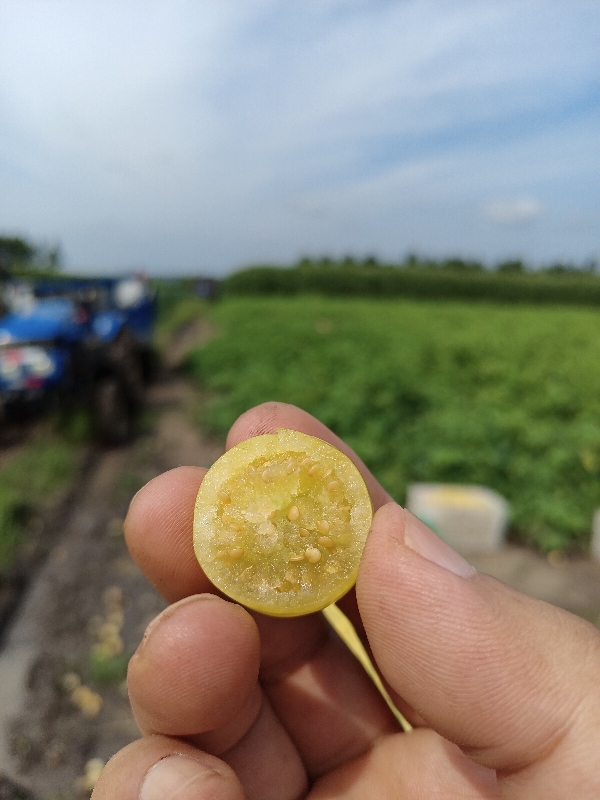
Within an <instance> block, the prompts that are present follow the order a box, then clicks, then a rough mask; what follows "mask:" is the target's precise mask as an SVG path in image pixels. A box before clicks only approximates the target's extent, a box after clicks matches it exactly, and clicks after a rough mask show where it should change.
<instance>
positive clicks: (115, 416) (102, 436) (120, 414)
mask: <svg viewBox="0 0 600 800" xmlns="http://www.w3.org/2000/svg"><path fill="white" fill-rule="evenodd" d="M93 415H94V427H95V429H96V435H97V437H98V439H99V440H100V441H101V442H102V443H103V444H108V445H120V444H125V443H127V442H128V441H129V440H130V439H131V437H132V435H133V428H134V414H133V409H132V408H131V404H130V402H129V399H128V396H127V390H126V387H125V386H124V385H123V382H122V381H121V380H120V379H119V378H118V376H116V375H107V376H105V377H103V378H99V379H98V381H97V382H96V385H95V386H94V394H93Z"/></svg>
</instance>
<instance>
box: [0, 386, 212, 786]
mask: <svg viewBox="0 0 600 800" xmlns="http://www.w3.org/2000/svg"><path fill="white" fill-rule="evenodd" d="M195 402H196V396H195V393H194V391H193V390H192V389H191V387H190V386H189V385H188V384H187V383H186V382H185V381H184V380H182V379H180V378H177V377H176V376H174V375H172V374H171V375H169V376H166V377H163V379H162V380H161V381H160V382H159V383H158V384H157V385H155V386H154V387H152V389H151V391H150V393H149V402H148V410H147V412H146V420H145V426H146V428H147V430H146V432H144V433H142V434H141V435H140V436H139V437H138V439H137V440H136V441H135V443H134V444H132V445H131V446H129V447H126V448H122V449H116V450H112V451H104V452H102V453H99V454H97V457H96V459H95V462H94V464H93V465H92V467H91V468H90V470H89V475H88V476H87V478H86V480H85V481H84V482H83V485H82V486H81V487H80V488H79V491H78V492H77V493H76V495H75V497H73V498H72V502H71V505H70V508H69V509H68V513H66V514H65V515H64V516H63V519H62V524H63V528H62V530H61V531H60V532H59V536H58V538H57V540H56V543H55V545H54V547H53V548H52V550H51V552H50V554H49V556H48V558H47V560H46V562H45V564H44V565H43V567H42V568H41V569H40V570H39V572H38V574H37V575H36V577H35V580H34V581H33V583H32V585H31V587H30V589H29V590H28V592H27V595H26V597H25V598H24V600H23V603H22V606H21V607H20V609H19V612H18V613H17V615H16V616H15V618H14V621H13V623H12V627H11V629H10V631H9V632H8V634H7V637H6V640H5V645H4V650H3V653H2V656H0V682H2V683H3V684H4V686H5V689H6V694H9V691H8V687H9V686H10V684H11V680H12V678H13V677H14V674H13V673H15V672H18V671H19V670H21V671H22V672H23V678H24V680H25V687H19V686H18V685H17V684H18V683H19V681H18V680H17V679H15V680H14V683H15V685H16V687H17V694H19V695H20V701H21V702H20V707H19V708H18V709H16V708H15V711H16V714H15V715H13V716H12V717H11V718H9V719H5V720H4V722H5V731H4V738H5V746H4V750H5V753H4V758H3V759H2V758H0V768H1V769H0V771H4V772H5V773H8V775H7V776H6V777H5V778H4V779H3V780H4V784H2V783H1V782H0V789H2V787H4V789H5V791H6V792H9V791H13V794H12V795H11V794H6V797H15V798H18V797H19V796H20V795H19V794H18V791H21V792H22V794H23V797H25V796H27V795H26V794H25V790H27V791H29V792H31V793H32V796H33V797H35V798H39V800H46V799H47V800H71V799H72V798H77V797H85V796H89V789H86V786H85V783H86V781H85V771H86V764H87V763H88V762H89V761H90V760H92V759H99V760H101V761H102V762H106V761H107V760H108V759H109V758H110V756H111V755H112V754H113V753H115V752H116V751H117V750H118V749H120V748H121V747H123V746H125V745H126V744H128V743H129V742H131V741H133V740H134V739H136V738H138V737H139V731H138V729H137V727H136V725H135V723H134V721H133V717H132V715H131V712H130V710H129V704H128V700H127V691H126V685H125V669H126V663H127V659H128V657H129V656H130V655H131V654H132V653H133V651H134V650H135V648H136V646H137V644H138V642H139V641H140V639H141V637H142V635H143V632H144V629H145V627H146V625H147V624H148V622H149V621H150V620H151V619H152V618H153V617H154V616H155V615H156V614H157V613H158V612H159V611H161V610H162V608H163V607H164V605H165V604H164V601H163V600H162V598H161V597H160V596H159V595H158V594H157V592H156V591H155V590H154V589H153V587H152V586H150V584H149V583H148V582H147V581H146V579H145V578H144V576H143V575H142V574H141V572H140V571H139V570H138V568H137V567H136V565H135V564H134V563H133V561H132V559H131V557H130V556H129V554H128V552H127V548H126V546H125V542H124V538H123V528H122V523H123V519H124V517H125V514H126V512H127V507H128V505H129V501H130V499H131V497H132V496H133V494H135V492H136V491H137V489H139V488H140V487H141V486H143V485H144V484H145V483H146V482H147V481H148V480H150V479H151V478H153V477H154V476H156V475H158V474H160V473H161V472H164V471H165V470H168V469H171V468H173V467H176V466H179V465H181V464H199V465H204V466H209V465H210V464H212V463H213V462H214V461H215V460H216V459H217V458H218V457H219V455H221V453H222V444H221V443H219V442H215V441H211V440H208V439H201V438H200V437H199V435H198V433H197V430H196V428H195V426H194V425H193V424H192V422H191V421H190V417H191V416H192V413H191V412H193V411H194V408H193V407H194V404H195ZM115 612H116V628H117V631H116V633H117V635H118V637H119V638H120V640H121V642H122V647H123V652H122V654H117V655H116V656H114V657H112V658H109V659H98V658H95V651H96V650H97V647H98V645H99V643H100V642H101V641H102V633H103V631H102V625H105V624H106V623H107V621H109V617H110V614H111V613H112V614H113V620H114V619H115V617H114V614H115ZM119 612H120V613H121V615H122V621H121V620H120V619H119ZM109 624H113V626H114V625H115V622H114V621H113V622H112V623H110V622H109ZM114 633H115V631H114V630H113V634H114ZM117 649H118V647H117ZM21 656H22V657H21ZM3 661H4V662H5V670H4V671H3V669H2V662H3ZM13 667H14V669H13ZM7 670H8V672H7ZM11 670H12V673H11ZM18 677H19V676H18V675H17V678H18ZM77 682H79V684H80V687H79V688H81V687H84V692H81V691H80V692H79V696H77V695H76V697H77V698H78V700H79V705H78V703H77V702H76V701H74V697H73V694H74V689H75V688H77V687H76V686H74V683H77ZM23 688H24V691H19V689H23ZM88 690H89V691H88ZM86 692H87V695H86ZM10 694H11V695H13V694H14V693H12V692H11V693H10ZM94 696H96V697H99V698H100V700H95V699H94ZM82 697H83V702H82V699H81V698H82ZM86 697H87V699H88V701H89V702H88V705H87V707H86V705H85V700H86ZM90 697H91V701H90ZM3 699H5V700H6V704H8V705H10V703H11V702H13V700H14V697H13V696H9V697H6V698H4V697H3V695H2V688H0V704H1V703H2V700H3ZM94 703H96V706H94ZM99 704H101V707H97V706H98V705H99ZM2 761H3V763H2ZM92 766H93V765H92ZM9 778H10V780H9ZM11 780H12V781H13V782H14V781H16V782H17V784H18V786H19V787H20V788H19V789H16V788H14V789H13V790H11V789H10V787H11V786H13V787H14V786H16V785H17V784H15V783H11V782H10V781H11ZM4 789H3V791H4ZM4 796H5V795H4V794H0V798H4Z"/></svg>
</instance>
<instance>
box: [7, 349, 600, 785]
mask: <svg viewBox="0 0 600 800" xmlns="http://www.w3.org/2000/svg"><path fill="white" fill-rule="evenodd" d="M176 355H177V354H176ZM173 360H174V361H175V360H176V359H175V358H174V359H173ZM198 402H199V399H198V395H197V393H196V392H195V390H194V389H193V388H192V387H191V386H190V385H189V384H188V383H187V382H186V381H185V380H184V379H182V378H179V377H176V376H175V375H174V374H172V373H171V374H169V375H166V376H164V377H163V379H162V380H161V381H160V382H159V383H158V384H157V385H155V386H154V387H153V388H152V390H151V392H150V397H149V406H148V412H147V415H146V416H147V419H146V422H145V426H146V430H145V432H143V433H142V434H141V435H140V436H139V437H138V439H137V440H136V441H135V443H133V444H132V445H131V446H129V447H126V448H123V449H118V450H112V451H104V452H103V453H100V454H98V456H97V458H96V460H95V461H94V463H93V465H91V467H90V469H89V474H88V475H87V476H86V478H85V480H84V481H82V485H81V486H80V488H79V490H78V491H77V493H76V494H75V496H74V497H73V498H72V500H71V503H70V506H69V508H68V509H67V510H66V512H65V514H64V515H63V516H62V518H61V530H60V531H58V532H57V534H56V535H57V538H56V540H55V544H54V546H53V548H52V550H51V552H50V554H49V556H48V558H47V560H46V562H45V563H44V565H43V567H42V568H41V569H40V570H39V571H38V573H37V576H36V579H35V581H33V583H32V585H31V587H30V589H29V591H28V593H27V595H26V597H25V598H24V600H23V603H22V605H21V607H20V609H19V612H18V614H17V616H16V617H15V619H14V622H13V625H12V628H11V630H10V631H9V633H8V636H7V639H6V642H5V646H4V650H3V652H2V653H0V708H2V706H3V704H4V716H3V717H1V715H0V724H2V725H3V726H4V730H3V731H0V734H3V739H2V741H3V742H4V744H3V748H4V752H2V748H0V772H4V773H5V776H4V777H1V776H0V800H9V798H12V800H17V799H18V798H21V799H22V800H32V799H33V800H35V799H37V800H76V799H77V798H80V797H86V796H89V791H90V788H89V787H90V785H91V783H92V782H93V775H92V774H91V773H93V770H94V768H97V767H98V766H99V764H100V763H101V762H102V763H104V762H106V761H107V760H108V759H109V758H110V756H112V755H113V754H114V753H115V752H116V751H117V750H119V749H120V748H121V747H123V746H124V745H126V744H127V743H129V742H131V741H133V740H134V739H136V738H138V736H139V732H138V730H137V727H136V725H135V722H134V720H133V718H132V715H131V712H130V710H129V704H128V701H127V691H126V685H125V667H126V661H127V658H128V656H129V655H130V654H131V653H132V652H133V651H134V650H135V648H136V646H137V644H138V642H139V641H140V639H141V637H142V635H143V632H144V629H145V627H146V625H147V624H148V622H149V621H150V620H151V619H152V618H153V617H154V616H155V615H156V614H157V613H158V612H159V611H160V610H161V609H162V608H163V607H164V601H163V600H162V599H161V598H160V596H159V595H158V594H157V593H156V591H155V590H154V589H153V588H152V586H150V585H149V583H148V582H147V581H146V579H145V578H144V576H143V575H142V574H141V573H140V571H139V570H138V568H137V567H136V566H135V564H134V563H133V561H132V559H131V558H130V556H129V554H128V552H127V549H126V546H125V543H124V539H123V534H122V521H123V519H124V516H125V514H126V511H127V507H128V504H129V501H130V499H131V497H132V496H133V494H134V493H135V491H137V489H138V488H140V487H141V486H142V485H143V484H144V483H146V482H147V481H148V480H150V479H151V478H153V477H154V476H156V475H158V474H159V473H161V472H163V471H165V470H168V469H171V468H173V467H176V466H178V465H181V464H197V465H204V466H209V465H210V464H212V463H213V462H214V461H215V460H216V458H218V456H219V455H220V454H221V452H222V443H221V442H216V441H213V440H211V439H209V438H206V437H202V436H201V435H200V434H199V433H198V428H197V426H196V425H195V424H194V423H193V421H192V420H193V418H194V416H195V413H194V412H195V409H196V406H197V404H198ZM473 561H474V563H475V565H476V566H477V567H478V568H479V569H482V570H484V571H487V572H490V573H492V574H495V575H496V576H497V577H500V578H501V579H503V580H505V581H506V582H507V583H509V584H511V585H513V586H514V587H515V588H518V589H521V590H523V591H526V592H528V593H530V594H532V595H534V596H537V597H541V598H542V599H545V600H548V601H549V602H553V603H556V604H557V605H561V606H563V607H565V608H567V609H569V610H571V611H574V612H575V613H579V614H582V615H583V616H586V617H587V618H588V619H590V620H591V621H594V622H596V623H598V622H600V566H599V565H597V564H594V563H592V562H589V561H586V560H585V559H579V560H576V561H572V560H561V559H558V558H556V557H555V558H553V559H551V560H550V561H549V560H548V559H546V558H543V557H541V556H538V555H536V554H534V553H530V552H528V551H525V550H521V549H519V548H509V549H507V550H505V551H503V552H502V553H499V554H497V555H494V556H485V557H484V556H482V557H480V558H477V559H473ZM107 625H108V628H107V627H106V626H107ZM111 625H112V628H110V626H111ZM103 626H104V627H103ZM111 631H112V634H111ZM109 634H111V635H112V637H113V639H112V641H113V643H114V638H115V636H118V638H119V639H120V641H121V643H122V647H123V652H122V653H121V654H117V655H115V656H114V657H112V658H109V659H108V660H102V659H100V661H98V659H97V658H95V654H96V653H97V651H98V645H99V644H101V643H102V641H104V642H105V644H106V642H107V641H108V640H110V635H109ZM103 637H104V639H103ZM107 637H108V638H107ZM109 644H110V642H109ZM117 645H118V643H117ZM117 649H118V646H117ZM78 682H79V686H77V684H78ZM3 687H4V688H3ZM11 687H12V688H11ZM78 688H79V689H80V690H81V689H82V688H83V691H79V694H77V692H76V691H75V690H76V689H78ZM3 691H4V695H3V694H2V692H3ZM86 692H87V694H86ZM86 698H87V699H86ZM9 712H10V713H9ZM94 759H97V760H99V761H94ZM86 764H87V765H88V767H87V769H88V776H87V780H86V777H85V776H86Z"/></svg>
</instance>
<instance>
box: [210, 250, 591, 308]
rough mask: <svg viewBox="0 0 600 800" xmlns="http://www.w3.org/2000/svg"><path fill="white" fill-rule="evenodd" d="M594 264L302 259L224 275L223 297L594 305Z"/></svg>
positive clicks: (458, 259)
mask: <svg viewBox="0 0 600 800" xmlns="http://www.w3.org/2000/svg"><path fill="white" fill-rule="evenodd" d="M596 269H597V266H596V263H595V262H588V263H586V264H583V265H581V266H575V265H571V264H552V265H550V266H548V267H546V268H543V269H533V268H531V267H529V266H528V265H526V264H525V263H524V262H523V261H520V260H511V261H504V262H502V263H500V264H497V265H496V266H495V267H493V268H492V267H486V266H485V264H483V263H482V262H479V261H469V260H464V259H461V258H451V259H446V260H440V261H438V260H434V259H426V258H420V257H418V256H415V255H409V256H408V257H407V258H406V259H405V260H404V261H402V262H399V263H397V264H390V263H382V262H380V261H379V260H378V259H377V258H376V257H375V256H369V257H367V258H365V259H354V258H352V257H350V256H348V257H346V258H343V259H340V260H333V259H331V258H321V259H309V258H303V259H301V260H300V261H298V262H297V263H296V264H295V265H293V266H292V267H282V266H269V265H266V266H254V267H249V268H248V269H244V270H241V271H239V272H236V273H234V274H233V275H230V276H229V277H228V278H226V279H225V280H224V281H223V283H222V291H223V294H225V295H227V294H229V295H238V294H243V295H246V294H254V295H265V294H283V295H294V294H306V293H313V294H321V295H330V296H355V297H356V296H363V297H382V298H385V297H392V296H405V297H412V298H422V299H428V298H437V299H456V300H489V301H496V302H507V303H519V302H520V303H560V304H564V303H568V304H576V305H600V275H598V274H597V271H596Z"/></svg>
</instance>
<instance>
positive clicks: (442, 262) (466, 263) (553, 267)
mask: <svg viewBox="0 0 600 800" xmlns="http://www.w3.org/2000/svg"><path fill="white" fill-rule="evenodd" d="M310 267H312V268H346V269H348V268H350V269H356V268H362V269H377V268H378V267H395V268H396V269H419V270H450V271H452V272H490V271H492V272H499V273H501V274H502V273H503V274H512V275H519V274H524V273H531V274H535V275H544V274H550V275H572V274H575V273H583V274H586V275H588V274H595V273H596V272H597V271H598V262H597V261H595V260H594V259H590V260H588V261H585V262H584V263H583V264H574V263H568V262H553V263H552V264H549V265H547V266H544V267H535V268H534V267H533V266H531V265H529V264H527V263H526V262H525V261H523V260H521V259H517V258H515V259H508V260H506V261H500V262H498V263H497V264H493V265H488V264H485V263H484V262H483V261H479V260H477V259H465V258H458V257H453V258H445V259H435V258H427V257H423V256H419V255H416V254H415V253H409V254H408V255H407V256H406V257H404V258H403V259H400V260H399V261H396V262H394V261H382V260H380V259H378V258H377V256H374V255H369V256H366V257H365V258H355V257H354V256H349V255H348V256H344V257H343V258H341V259H332V258H330V257H328V256H324V257H321V258H308V257H306V256H305V257H303V258H301V259H300V260H299V261H297V262H296V263H295V264H293V265H292V268H310Z"/></svg>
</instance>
